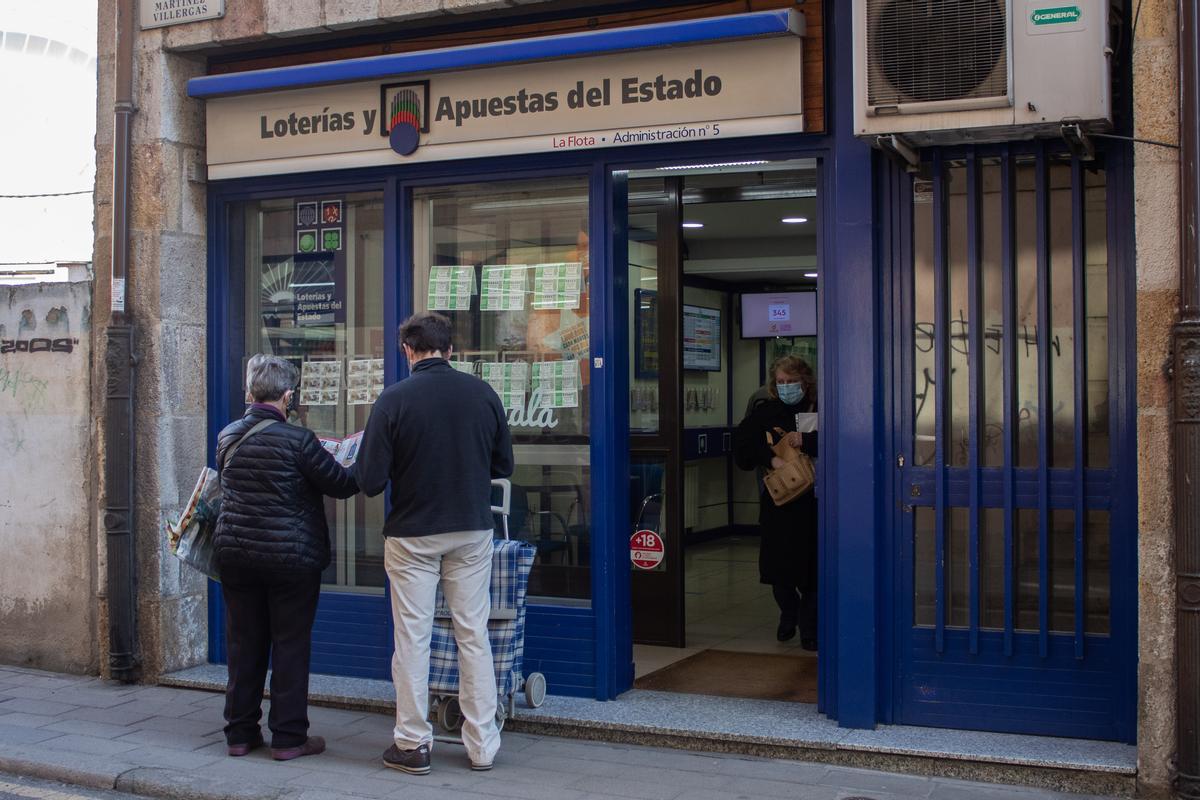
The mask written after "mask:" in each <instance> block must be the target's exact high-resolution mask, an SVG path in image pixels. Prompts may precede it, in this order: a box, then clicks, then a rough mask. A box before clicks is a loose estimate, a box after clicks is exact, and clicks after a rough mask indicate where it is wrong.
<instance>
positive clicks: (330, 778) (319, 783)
mask: <svg viewBox="0 0 1200 800" xmlns="http://www.w3.org/2000/svg"><path fill="white" fill-rule="evenodd" d="M317 758H320V756H317ZM346 785H347V782H346V778H345V777H344V776H342V775H338V774H336V773H331V772H312V773H309V774H308V775H304V776H301V777H297V778H293V779H292V780H289V781H288V786H293V787H304V788H306V789H307V788H318V789H338V788H340V787H345V786H346ZM399 788H401V787H398V786H397V785H396V781H394V780H381V779H379V778H355V780H354V793H355V794H360V795H364V796H366V797H390V796H392V795H394V794H396V793H397V789H399ZM405 788H406V787H405ZM404 796H405V797H407V796H409V795H408V794H407V793H405V794H404ZM442 797H443V800H444V799H445V797H446V795H445V794H443V795H442Z"/></svg>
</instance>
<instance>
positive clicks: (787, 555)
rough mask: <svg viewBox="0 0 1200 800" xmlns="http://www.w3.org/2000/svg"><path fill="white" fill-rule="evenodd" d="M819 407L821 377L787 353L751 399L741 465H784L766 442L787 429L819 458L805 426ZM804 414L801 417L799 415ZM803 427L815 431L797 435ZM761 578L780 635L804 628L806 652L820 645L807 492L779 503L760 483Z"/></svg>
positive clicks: (741, 438) (812, 506) (794, 442)
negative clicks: (772, 600)
mask: <svg viewBox="0 0 1200 800" xmlns="http://www.w3.org/2000/svg"><path fill="white" fill-rule="evenodd" d="M816 410H817V381H816V378H815V377H814V376H813V371H812V369H811V368H810V367H809V366H808V364H807V363H806V362H805V361H804V360H803V359H801V358H797V357H796V356H782V357H780V358H778V359H776V360H775V363H773V364H772V365H771V372H770V377H769V378H768V381H767V386H766V397H765V398H760V399H758V400H756V401H753V402H752V406H751V408H750V410H749V411H748V413H747V414H746V418H745V419H743V420H742V422H741V424H739V425H738V428H737V434H736V441H735V452H734V456H735V459H736V461H737V464H738V466H739V467H741V468H742V469H746V470H750V469H757V470H759V471H760V478H761V474H762V471H764V470H767V469H771V468H778V467H780V466H782V463H781V462H780V459H779V457H778V456H776V455H775V453H774V451H773V450H772V449H771V447H770V445H769V444H768V443H767V434H768V433H769V434H770V435H771V437H772V439H774V438H776V436H777V434H776V430H775V429H776V428H780V429H782V430H783V431H784V432H785V434H784V438H785V441H787V443H788V444H790V445H791V446H793V447H796V448H798V449H800V450H801V451H802V452H804V453H807V454H808V455H809V456H811V457H813V458H816V456H817V432H816V427H815V425H810V424H805V423H806V422H807V421H808V420H810V419H811V417H809V418H806V417H805V416H804V415H808V414H815V412H816ZM798 415H800V416H798ZM798 425H799V426H800V427H801V428H802V429H804V428H807V429H809V430H811V432H807V433H798V432H797V427H798ZM759 483H760V486H759V518H758V522H759V532H760V537H761V538H760V543H759V551H758V574H759V581H761V582H762V583H765V584H768V585H769V586H770V587H771V590H772V592H773V594H774V596H775V602H776V603H777V604H778V605H779V628H778V629H777V630H776V638H777V639H778V640H779V641H781V642H786V641H788V640H789V639H791V638H792V637H794V636H795V635H796V629H797V627H799V630H800V644H801V646H802V647H803V648H804V649H805V650H810V651H813V650H816V649H817V500H816V497H815V495H814V494H813V492H811V491H810V492H808V493H806V494H804V495H802V496H801V497H799V498H797V499H796V500H793V501H792V502H790V503H788V504H787V505H784V506H776V505H775V502H774V501H773V500H772V499H771V496H770V495H769V494H768V493H767V490H766V487H765V486H763V485H762V481H761V480H760V481H759Z"/></svg>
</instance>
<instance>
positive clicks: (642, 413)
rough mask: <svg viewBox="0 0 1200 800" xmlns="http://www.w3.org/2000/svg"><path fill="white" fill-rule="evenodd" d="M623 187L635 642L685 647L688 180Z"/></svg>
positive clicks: (635, 181)
mask: <svg viewBox="0 0 1200 800" xmlns="http://www.w3.org/2000/svg"><path fill="white" fill-rule="evenodd" d="M625 185H627V187H628V214H627V219H628V236H627V237H626V238H627V240H628V251H627V261H628V269H629V272H628V276H629V297H628V302H629V310H630V313H629V319H630V337H629V342H630V346H631V348H632V353H631V356H630V359H629V369H630V374H629V387H630V389H629V433H630V440H629V441H630V482H629V504H630V512H631V514H632V516H633V519H632V520H631V524H630V534H631V536H632V537H633V538H632V539H631V543H630V548H631V559H630V561H631V567H630V568H631V569H632V571H633V574H632V576H631V587H630V588H631V594H632V607H633V612H634V613H633V641H634V642H635V643H637V644H654V645H664V646H669V647H682V646H683V645H684V602H683V601H684V592H683V578H684V569H683V566H684V564H683V555H684V554H683V535H682V533H683V503H682V502H681V500H682V497H683V482H682V474H681V473H682V462H681V460H680V454H681V452H682V428H681V420H680V412H681V410H682V408H683V401H682V395H681V387H680V358H681V353H682V348H681V345H680V340H679V336H680V324H681V323H680V314H681V313H682V302H681V297H682V292H681V288H680V279H681V270H680V252H681V245H682V236H681V233H680V230H681V229H680V220H681V202H682V201H681V197H680V191H681V187H682V179H680V178H677V177H671V178H634V179H631V180H629V181H628V182H627V184H625Z"/></svg>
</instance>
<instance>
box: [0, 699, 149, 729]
mask: <svg viewBox="0 0 1200 800" xmlns="http://www.w3.org/2000/svg"><path fill="white" fill-rule="evenodd" d="M0 708H3V706H0ZM34 713H36V712H34ZM59 716H63V715H62V714H60V715H59ZM152 716H154V713H153V712H152V711H149V710H147V709H143V708H139V707H138V706H137V705H136V704H132V703H131V704H127V705H123V706H117V707H115V708H86V707H85V708H79V710H78V711H74V712H72V713H71V715H70V718H71V719H84V720H88V721H90V722H107V723H109V724H111V725H133V724H134V723H137V722H141V721H142V720H144V719H149V718H150V717H152Z"/></svg>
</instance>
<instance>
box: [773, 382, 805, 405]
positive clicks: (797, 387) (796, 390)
mask: <svg viewBox="0 0 1200 800" xmlns="http://www.w3.org/2000/svg"><path fill="white" fill-rule="evenodd" d="M775 390H776V391H777V392H779V399H780V400H782V401H783V402H784V403H786V404H787V405H789V406H795V405H799V404H800V402H801V401H802V400H804V384H802V383H778V384H776V385H775Z"/></svg>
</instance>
